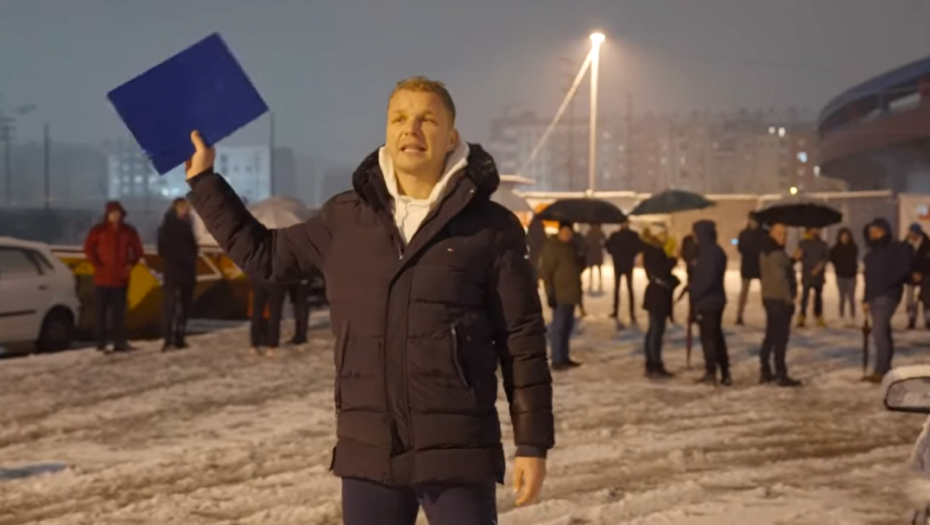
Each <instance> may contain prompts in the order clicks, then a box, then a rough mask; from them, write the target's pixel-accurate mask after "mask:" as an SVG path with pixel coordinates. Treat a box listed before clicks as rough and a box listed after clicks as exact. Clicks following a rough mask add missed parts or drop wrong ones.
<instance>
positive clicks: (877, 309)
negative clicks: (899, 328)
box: [869, 296, 898, 376]
mask: <svg viewBox="0 0 930 525" xmlns="http://www.w3.org/2000/svg"><path fill="white" fill-rule="evenodd" d="M897 309H898V302H897V301H895V300H894V298H893V297H887V296H885V297H878V298H875V299H872V301H871V302H869V313H870V314H871V315H872V337H873V338H874V339H875V352H876V355H875V373H876V374H878V375H882V376H883V375H885V374H887V373H888V372H889V371H890V370H891V360H892V359H893V358H894V337H893V336H892V334H891V319H892V318H893V317H894V313H895V311H896V310H897Z"/></svg>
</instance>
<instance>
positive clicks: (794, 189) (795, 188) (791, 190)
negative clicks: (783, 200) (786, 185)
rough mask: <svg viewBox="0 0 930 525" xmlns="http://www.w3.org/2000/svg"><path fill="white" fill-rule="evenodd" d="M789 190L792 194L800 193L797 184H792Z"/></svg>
mask: <svg viewBox="0 0 930 525" xmlns="http://www.w3.org/2000/svg"><path fill="white" fill-rule="evenodd" d="M788 191H789V192H790V193H791V194H792V195H797V194H798V188H797V187H796V186H792V187H791V189H790V190H788Z"/></svg>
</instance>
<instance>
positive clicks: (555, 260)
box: [539, 222, 583, 370]
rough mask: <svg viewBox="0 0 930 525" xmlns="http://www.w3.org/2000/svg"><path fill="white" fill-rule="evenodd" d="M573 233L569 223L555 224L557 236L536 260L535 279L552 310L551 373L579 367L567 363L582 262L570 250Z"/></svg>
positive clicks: (572, 243)
mask: <svg viewBox="0 0 930 525" xmlns="http://www.w3.org/2000/svg"><path fill="white" fill-rule="evenodd" d="M574 236H575V230H574V228H573V227H572V224H571V223H570V222H563V223H561V224H559V233H558V234H556V235H555V236H554V237H551V238H549V239H548V241H547V242H546V244H545V245H544V246H543V250H542V255H541V256H540V259H539V277H540V278H541V279H542V280H543V283H544V285H545V290H546V299H547V301H548V303H549V307H550V308H552V324H550V325H549V340H550V345H551V347H552V369H553V370H566V369H569V368H574V367H577V366H579V365H580V363H578V362H576V361H573V360H572V359H571V348H570V341H571V337H572V330H573V329H574V326H575V307H576V306H577V305H578V303H579V302H580V301H581V296H582V293H583V292H582V290H581V272H582V261H581V259H579V257H578V254H577V252H576V250H575V246H574Z"/></svg>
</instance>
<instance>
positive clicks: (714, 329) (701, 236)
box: [689, 221, 733, 386]
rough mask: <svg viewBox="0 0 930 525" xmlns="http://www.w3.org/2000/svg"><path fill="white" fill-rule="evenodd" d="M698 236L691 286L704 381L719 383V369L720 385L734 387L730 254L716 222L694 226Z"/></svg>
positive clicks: (701, 380)
mask: <svg viewBox="0 0 930 525" xmlns="http://www.w3.org/2000/svg"><path fill="white" fill-rule="evenodd" d="M694 236H695V237H696V238H697V243H698V256H697V262H696V264H695V265H694V270H693V272H692V274H691V280H690V284H689V286H690V288H691V304H692V306H693V308H694V312H695V316H696V317H697V320H698V326H700V328H701V346H702V348H703V350H704V367H705V370H706V373H705V374H704V377H703V378H701V379H700V382H701V383H707V384H717V370H720V383H721V384H722V385H725V386H730V385H731V384H733V381H732V379H731V378H730V358H729V355H728V353H727V342H726V339H725V338H724V337H723V310H724V308H725V307H726V305H727V294H726V291H725V288H724V279H725V277H726V273H727V255H726V254H725V253H724V252H723V248H721V247H720V246H719V245H718V244H717V227H716V225H715V224H714V223H713V222H712V221H698V222H696V223H694Z"/></svg>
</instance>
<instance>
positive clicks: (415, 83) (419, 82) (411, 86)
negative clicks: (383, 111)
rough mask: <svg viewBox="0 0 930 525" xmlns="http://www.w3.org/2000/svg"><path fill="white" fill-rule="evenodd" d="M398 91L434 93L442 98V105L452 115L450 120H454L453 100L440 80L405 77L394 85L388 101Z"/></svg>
mask: <svg viewBox="0 0 930 525" xmlns="http://www.w3.org/2000/svg"><path fill="white" fill-rule="evenodd" d="M400 91H420V92H425V93H432V94H434V95H436V96H437V97H439V99H440V100H442V105H443V106H445V107H446V109H447V110H449V113H450V114H451V115H452V121H453V122H455V102H453V101H452V95H450V94H449V90H448V89H446V85H445V84H443V83H442V82H440V81H438V80H432V79H430V78H427V77H409V78H405V79H403V80H401V81H400V82H398V83H397V85H396V86H394V91H392V92H391V96H390V97H389V98H388V101H390V100H391V99H392V98H394V95H396V94H397V93H398V92H400Z"/></svg>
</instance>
